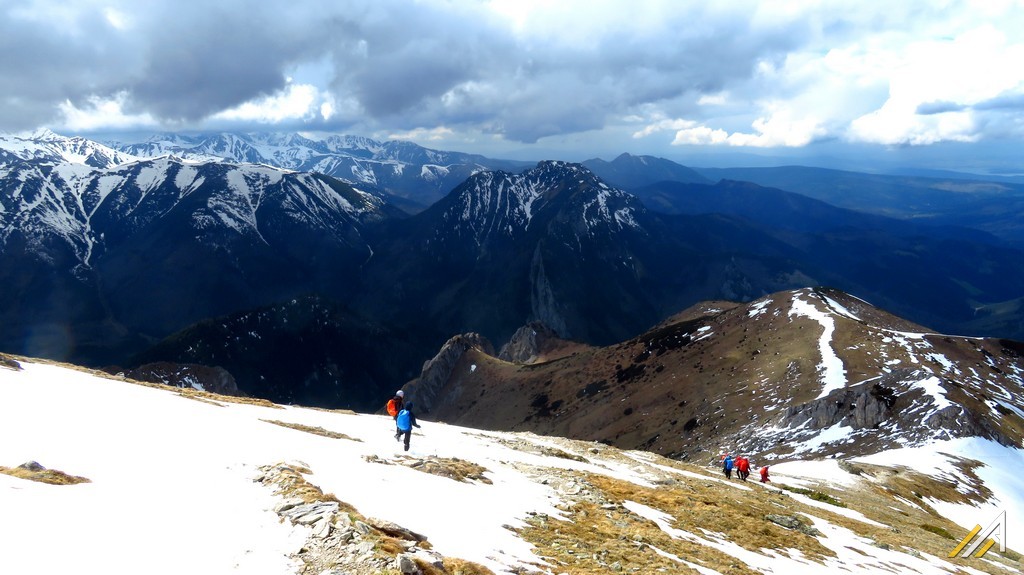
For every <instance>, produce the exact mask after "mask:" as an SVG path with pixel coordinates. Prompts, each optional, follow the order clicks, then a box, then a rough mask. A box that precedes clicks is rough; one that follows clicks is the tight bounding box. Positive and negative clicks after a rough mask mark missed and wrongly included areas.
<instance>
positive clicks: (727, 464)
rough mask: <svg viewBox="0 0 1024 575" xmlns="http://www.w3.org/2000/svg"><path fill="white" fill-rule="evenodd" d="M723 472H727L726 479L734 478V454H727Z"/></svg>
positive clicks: (723, 463)
mask: <svg viewBox="0 0 1024 575" xmlns="http://www.w3.org/2000/svg"><path fill="white" fill-rule="evenodd" d="M722 472H724V473H725V478H726V479H732V456H731V455H726V456H725V461H724V462H722Z"/></svg>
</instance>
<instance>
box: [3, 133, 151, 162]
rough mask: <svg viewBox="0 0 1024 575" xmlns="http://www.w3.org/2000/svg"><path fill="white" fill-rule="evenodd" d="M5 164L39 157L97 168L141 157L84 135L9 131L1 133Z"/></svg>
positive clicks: (44, 160)
mask: <svg viewBox="0 0 1024 575" xmlns="http://www.w3.org/2000/svg"><path fill="white" fill-rule="evenodd" d="M0 154H4V156H3V157H2V158H0V159H3V160H4V161H3V163H7V161H10V160H13V159H20V160H36V161H40V162H45V163H49V164H53V163H67V164H73V165H82V166H89V167H93V168H109V167H112V166H116V165H118V164H123V163H126V162H131V161H134V160H136V159H138V158H137V157H136V156H134V155H133V154H130V153H127V152H124V151H122V150H118V149H115V148H112V147H109V146H105V145H103V144H100V143H99V142H94V141H92V140H87V139H85V138H81V137H77V136H75V137H67V136H61V135H59V134H56V133H54V132H52V131H50V130H47V129H42V130H37V131H35V132H29V133H20V134H7V133H2V132H0Z"/></svg>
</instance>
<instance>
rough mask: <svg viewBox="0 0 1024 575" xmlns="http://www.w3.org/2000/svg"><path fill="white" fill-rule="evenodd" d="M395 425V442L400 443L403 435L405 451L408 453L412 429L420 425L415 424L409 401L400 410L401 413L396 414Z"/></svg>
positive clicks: (414, 416)
mask: <svg viewBox="0 0 1024 575" xmlns="http://www.w3.org/2000/svg"><path fill="white" fill-rule="evenodd" d="M395 424H396V425H397V426H398V431H397V432H396V433H395V440H396V441H401V440H402V435H405V450H406V451H409V437H410V436H411V435H412V428H414V427H419V426H420V424H418V423H416V414H414V413H413V412H412V402H411V401H410V402H409V403H408V404H407V405H406V406H405V407H404V408H403V409H402V411H399V412H398V417H396V418H395Z"/></svg>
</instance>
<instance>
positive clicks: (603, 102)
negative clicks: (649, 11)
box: [0, 0, 802, 142]
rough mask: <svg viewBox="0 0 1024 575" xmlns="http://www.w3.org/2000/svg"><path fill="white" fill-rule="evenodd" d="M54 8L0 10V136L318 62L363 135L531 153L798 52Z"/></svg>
mask: <svg viewBox="0 0 1024 575" xmlns="http://www.w3.org/2000/svg"><path fill="white" fill-rule="evenodd" d="M48 6H49V9H52V11H53V15H51V14H49V13H48V12H47V9H48V8H47V7H48ZM60 6H61V5H60V4H58V3H54V4H47V3H43V4H39V3H33V4H25V3H14V4H7V5H5V7H4V8H0V16H2V18H0V49H3V50H4V53H5V54H16V55H17V57H15V58H4V59H3V61H2V63H0V75H2V77H3V84H2V87H0V101H2V102H3V104H4V106H3V109H2V111H0V129H21V128H28V127H34V126H36V125H40V124H45V123H47V122H52V121H54V120H56V119H58V113H57V112H58V110H57V106H58V105H59V104H61V103H62V102H65V101H69V102H71V103H72V104H73V105H75V106H76V107H78V108H79V109H84V108H86V107H87V106H88V105H89V103H90V101H91V99H96V98H98V99H112V98H114V97H116V96H118V95H119V94H120V95H123V103H124V108H125V110H124V111H125V112H126V113H130V114H149V115H151V116H152V117H154V118H157V119H158V120H163V121H167V122H170V123H172V125H173V124H180V125H185V124H188V123H192V124H195V123H196V122H197V121H200V120H202V119H204V118H208V117H209V116H211V115H213V114H216V113H217V112H219V111H222V110H225V109H228V108H231V107H234V106H237V105H239V104H241V103H243V102H247V101H251V100H253V99H255V98H258V97H260V96H266V95H271V94H274V93H276V92H278V91H280V90H281V89H282V88H283V87H284V86H285V84H286V75H287V74H288V73H289V71H290V70H294V69H295V67H296V66H297V65H300V64H303V63H308V62H313V61H316V60H318V59H322V58H324V57H330V59H331V62H332V63H333V67H334V73H335V76H334V77H333V78H325V79H323V85H322V87H323V88H324V89H327V88H330V89H331V91H332V92H333V93H334V94H335V96H336V97H338V98H339V99H348V100H351V101H354V102H356V103H357V104H358V113H360V114H361V115H362V116H363V117H362V122H363V124H364V125H366V126H376V127H385V128H388V129H411V128H415V127H422V126H437V125H442V124H446V125H454V126H472V127H474V128H475V129H479V130H482V131H484V132H493V133H500V134H503V135H504V136H505V137H507V138H510V139H515V140H520V141H524V142H533V141H535V140H537V139H538V138H540V137H543V136H547V135H553V134H561V133H567V132H575V131H582V130H588V129H595V128H600V127H602V126H603V125H605V124H606V122H607V121H608V120H609V118H610V117H614V116H621V115H624V114H627V113H630V112H631V111H632V110H633V109H634V108H635V107H636V106H640V105H643V104H646V103H651V102H659V103H662V104H664V105H666V106H668V107H670V108H671V107H672V106H676V107H678V108H679V109H685V107H686V106H687V105H692V100H693V99H694V95H695V94H699V93H702V92H709V91H715V90H720V89H722V88H723V87H725V86H727V85H729V84H730V83H733V82H735V81H736V80H737V79H743V78H746V77H749V76H750V75H751V73H752V70H753V69H754V67H755V65H756V63H757V62H758V61H761V60H763V59H765V58H766V57H771V56H772V55H779V54H783V53H784V52H785V50H786V49H788V48H791V47H792V46H793V44H794V43H795V42H796V41H797V39H798V38H800V37H802V34H801V33H799V30H793V29H792V28H791V26H793V25H790V27H780V28H776V29H772V30H768V31H760V32H758V31H755V30H750V29H747V28H746V25H745V24H744V23H742V22H741V21H739V20H737V19H730V18H726V17H724V16H722V17H719V18H718V20H714V19H708V20H705V21H704V22H702V23H701V24H700V25H699V26H698V25H697V24H695V23H694V22H693V21H692V17H693V15H692V14H687V13H686V11H685V10H677V11H672V10H669V11H667V12H666V14H665V15H664V21H663V22H662V23H661V25H660V26H658V27H656V28H655V29H652V30H643V31H635V30H634V31H630V30H629V29H627V28H623V30H622V31H620V32H614V31H612V32H608V31H605V32H602V35H601V36H600V37H598V36H595V37H593V38H588V36H587V35H586V34H584V33H581V32H580V29H579V28H578V26H579V24H578V23H577V22H575V21H574V19H570V18H568V17H567V19H566V20H565V21H564V22H548V23H547V24H548V25H549V26H551V27H553V28H557V27H558V26H564V27H565V33H566V37H568V38H573V36H572V35H573V34H575V35H577V36H578V39H579V41H578V42H577V41H568V40H566V38H565V37H562V36H560V35H559V34H546V35H537V36H532V35H531V36H524V35H521V34H520V35H517V34H516V33H515V32H514V31H513V28H512V27H511V26H510V25H508V23H507V22H503V21H501V20H500V19H498V17H497V16H495V14H493V13H492V12H490V11H488V10H486V9H485V7H484V6H483V5H482V4H480V3H475V2H465V3H442V2H438V3H431V2H345V3H323V2H302V1H299V2H292V3H289V4H287V5H286V4H280V3H265V2H260V3H252V2H241V1H238V0H232V1H227V0H222V1H218V2H214V3H208V2H164V3H136V4H127V3H125V4H122V5H118V4H116V3H115V4H114V7H115V8H118V9H120V10H121V11H122V12H123V15H124V21H125V25H124V26H120V27H119V26H115V23H116V20H115V21H114V23H112V20H111V19H110V18H107V17H105V16H104V11H103V10H104V7H105V6H106V5H105V4H104V5H100V4H97V5H93V6H89V5H88V4H86V5H79V4H75V3H72V4H71V6H77V7H78V8H77V9H75V8H69V9H66V10H64V9H60V8H59V7H60ZM30 9H31V10H32V12H29V10H30ZM62 10H63V11H62ZM26 14H28V15H29V16H28V17H27V16H26ZM573 18H575V15H574V16H573ZM350 120H351V119H350Z"/></svg>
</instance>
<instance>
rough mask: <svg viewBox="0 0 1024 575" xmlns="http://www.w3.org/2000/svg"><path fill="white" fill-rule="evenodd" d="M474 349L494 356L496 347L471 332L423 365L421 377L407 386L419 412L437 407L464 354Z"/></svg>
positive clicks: (460, 336) (446, 345)
mask: <svg viewBox="0 0 1024 575" xmlns="http://www.w3.org/2000/svg"><path fill="white" fill-rule="evenodd" d="M474 348H475V349H478V350H480V351H482V352H483V353H486V354H487V355H491V356H493V355H494V346H493V345H491V342H490V341H488V339H487V338H485V337H484V336H482V335H480V334H478V333H472V332H471V333H465V334H462V335H457V336H455V337H453V338H451V339H449V340H448V341H447V342H445V344H444V345H443V346H442V347H441V351H439V352H437V355H435V356H434V357H433V358H432V359H429V360H427V361H426V362H424V363H423V371H422V372H421V373H420V377H419V378H418V379H416V380H414V381H413V382H412V383H410V384H408V386H407V388H408V390H409V391H412V392H413V393H414V395H415V397H416V405H417V406H419V407H418V410H419V411H422V412H424V413H427V412H429V411H430V410H431V409H432V408H433V407H434V405H436V402H437V399H438V394H439V393H440V390H441V389H442V388H443V387H444V385H445V383H446V382H447V381H448V378H449V376H451V374H452V370H453V369H455V364H457V363H458V362H459V358H461V357H462V354H464V353H466V351H468V350H470V349H474Z"/></svg>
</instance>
